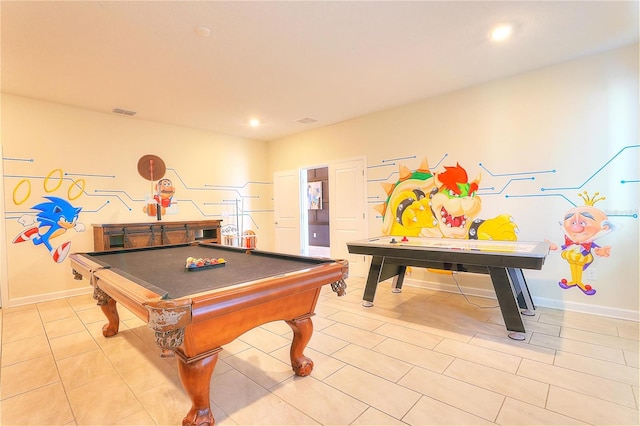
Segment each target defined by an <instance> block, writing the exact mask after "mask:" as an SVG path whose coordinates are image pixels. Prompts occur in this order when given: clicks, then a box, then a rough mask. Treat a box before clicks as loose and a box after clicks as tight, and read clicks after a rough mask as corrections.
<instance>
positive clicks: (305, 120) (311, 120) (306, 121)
mask: <svg viewBox="0 0 640 426" xmlns="http://www.w3.org/2000/svg"><path fill="white" fill-rule="evenodd" d="M317 122H318V120H316V119H315V118H309V117H305V118H301V119H300V120H296V123H300V124H311V123H317Z"/></svg>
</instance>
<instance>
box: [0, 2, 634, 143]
mask: <svg viewBox="0 0 640 426" xmlns="http://www.w3.org/2000/svg"><path fill="white" fill-rule="evenodd" d="M0 7H1V9H0V15H1V27H0V28H1V61H2V62H1V72H2V80H1V83H2V91H3V92H5V93H11V94H16V95H21V96H26V97H31V98H37V99H43V100H47V101H51V102H57V103H62V104H66V105H72V106H77V107H81V108H88V109H91V110H95V111H101V112H105V113H109V114H111V113H112V110H113V109H114V108H121V109H124V110H128V111H135V112H136V114H135V115H134V116H123V117H122V119H128V120H152V121H158V122H164V123H172V124H176V125H181V126H187V127H192V128H199V129H205V130H210V131H213V132H216V133H221V134H227V135H235V136H239V137H243V138H250V139H254V140H267V141H268V140H274V139H277V138H281V137H283V136H286V135H290V134H294V133H298V132H302V131H305V130H308V129H311V128H314V127H321V126H327V125H330V124H334V123H338V122H341V121H344V120H348V119H351V118H354V117H358V116H362V115H365V114H369V113H372V112H376V111H380V110H384V109H387V108H391V107H395V106H399V105H403V104H407V103H411V102H414V101H418V100H421V99H425V98H428V97H431V96H434V95H438V94H442V93H446V92H450V91H454V90H457V89H461V88H464V87H469V86H472V85H476V84H480V83H484V82H488V81H491V80H495V79H499V78H503V77H507V76H511V75H516V74H519V73H523V72H526V71H530V70H534V69H539V68H542V67H546V66H549V65H552V64H555V63H559V62H563V61H567V60H572V59H576V58H579V57H582V56H586V55H591V54H595V53H599V52H603V51H606V50H609V49H612V48H616V47H621V46H625V45H628V44H632V43H635V42H637V41H638V2H637V1H631V2H624V1H594V2H584V1H548V2H546V1H531V2H526V1H495V2H494V1H489V2H483V1H442V2H437V1H412V2H404V1H375V2H368V1H333V2H325V1H305V2H292V1H282V2H276V1H266V2H249V1H199V2H197V1H179V2H171V1H122V2H120V1H117V2H116V1H69V2H63V1H50V2H32V1H15V2H14V1H6V0H3V1H2V2H1V4H0ZM502 22H509V23H512V24H513V25H514V28H515V30H514V34H513V36H512V38H511V39H509V40H508V41H506V42H503V43H499V44H497V43H493V42H491V41H489V39H488V37H487V35H488V33H489V31H490V29H491V28H492V27H493V26H494V25H496V24H498V23H502ZM200 27H205V28H206V29H209V30H210V31H211V33H210V34H209V35H208V36H207V35H206V34H204V35H201V34H198V33H199V32H200V33H202V32H203V31H204V32H206V30H203V29H200V30H199V28H200ZM254 117H255V118H259V119H260V120H262V122H263V124H262V125H261V126H260V127H257V128H252V127H250V126H249V125H248V124H247V123H248V121H249V119H250V118H254ZM301 120H302V121H303V122H300V121H301ZM314 120H315V121H314ZM308 121H312V122H308ZM305 122H306V123H305Z"/></svg>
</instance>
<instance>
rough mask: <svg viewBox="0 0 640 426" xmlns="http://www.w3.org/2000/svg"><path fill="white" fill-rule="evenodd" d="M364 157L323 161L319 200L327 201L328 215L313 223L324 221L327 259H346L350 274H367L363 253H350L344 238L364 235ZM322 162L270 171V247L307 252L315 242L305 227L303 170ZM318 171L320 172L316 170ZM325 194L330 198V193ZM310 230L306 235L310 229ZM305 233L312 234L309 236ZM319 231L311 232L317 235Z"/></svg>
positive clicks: (306, 211)
mask: <svg viewBox="0 0 640 426" xmlns="http://www.w3.org/2000/svg"><path fill="white" fill-rule="evenodd" d="M365 164H366V161H365V159H364V158H355V159H348V160H339V161H336V162H331V163H329V164H327V165H326V167H327V168H328V175H327V185H326V186H327V187H326V192H325V191H324V187H323V190H322V203H323V204H322V205H323V207H324V206H325V205H326V204H325V203H326V202H328V201H329V198H330V204H329V206H328V207H329V208H328V209H325V208H323V209H315V210H326V213H327V214H328V216H329V219H327V220H326V222H325V221H324V220H322V218H323V216H322V214H323V213H321V214H320V215H319V218H320V220H318V221H317V222H319V223H317V224H322V223H326V224H327V227H328V228H329V236H328V240H327V243H326V244H328V245H329V246H328V247H327V248H328V249H329V256H328V257H329V258H333V259H346V260H348V261H349V275H350V276H366V273H367V271H368V270H369V267H368V264H367V259H366V256H363V255H354V254H350V253H349V252H348V250H347V242H348V241H355V240H360V239H363V238H366V236H367V213H366V206H367V203H366V191H365V182H366V175H365V168H364V165H365ZM323 167H324V166H313V167H308V168H304V169H302V168H301V169H294V170H286V171H279V172H274V174H273V199H274V249H275V251H277V252H280V253H288V254H294V255H299V254H302V255H309V247H313V250H315V248H316V247H320V249H319V250H322V251H324V250H326V248H325V247H324V246H322V245H317V242H316V241H315V240H314V238H313V232H314V231H312V230H310V229H309V226H308V223H309V219H308V214H309V211H310V210H314V209H309V208H308V207H309V201H308V197H307V190H308V182H307V180H308V178H307V176H308V175H307V171H308V170H314V169H318V168H323ZM321 173H322V172H321ZM329 195H330V197H329ZM310 233H311V234H310ZM309 235H311V237H312V239H311V241H310V239H309ZM320 236H321V235H320V234H318V232H317V231H316V237H315V238H319V237H320Z"/></svg>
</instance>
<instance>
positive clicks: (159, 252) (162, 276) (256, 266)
mask: <svg viewBox="0 0 640 426" xmlns="http://www.w3.org/2000/svg"><path fill="white" fill-rule="evenodd" d="M86 255H88V256H90V257H91V259H92V260H94V261H95V262H96V263H99V264H101V265H103V266H105V265H108V266H109V267H110V268H111V269H117V270H118V272H119V273H120V274H121V275H123V276H125V277H127V278H128V279H130V280H131V281H133V282H135V283H137V284H139V285H141V286H143V287H145V288H147V289H149V290H151V291H154V292H156V293H158V294H159V295H160V296H161V297H163V298H164V299H177V298H181V297H185V296H189V295H193V294H196V293H200V292H203V291H208V290H213V289H216V288H221V287H226V286H231V285H235V284H240V283H245V282H250V281H254V280H257V279H261V278H267V277H272V276H277V275H282V274H286V273H289V272H294V271H298V270H301V269H306V268H309V267H313V266H316V265H319V264H322V263H325V262H332V260H330V259H317V258H304V257H290V256H286V255H283V256H278V255H274V254H273V253H266V252H260V251H252V252H250V254H247V253H246V251H245V250H242V249H239V250H238V249H237V250H229V249H219V248H214V247H210V246H197V245H185V246H174V247H158V248H153V249H144V250H131V251H126V252H124V251H118V252H99V253H86ZM188 257H194V258H211V259H213V258H215V259H218V258H224V259H225V261H226V263H225V265H224V266H220V267H216V268H204V269H202V270H196V271H193V270H188V269H187V268H186V267H185V266H186V261H187V258H188Z"/></svg>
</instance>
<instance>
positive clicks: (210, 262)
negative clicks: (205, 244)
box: [185, 257, 227, 271]
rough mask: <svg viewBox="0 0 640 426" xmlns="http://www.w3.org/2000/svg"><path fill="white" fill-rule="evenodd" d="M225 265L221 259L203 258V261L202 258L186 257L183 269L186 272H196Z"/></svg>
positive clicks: (224, 261)
mask: <svg viewBox="0 0 640 426" xmlns="http://www.w3.org/2000/svg"><path fill="white" fill-rule="evenodd" d="M225 263H227V261H226V260H224V259H223V258H219V259H209V258H208V257H205V258H204V259H203V258H195V257H187V263H186V265H185V268H187V270H188V271H196V270H200V269H207V268H215V267H217V266H224V264H225Z"/></svg>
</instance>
